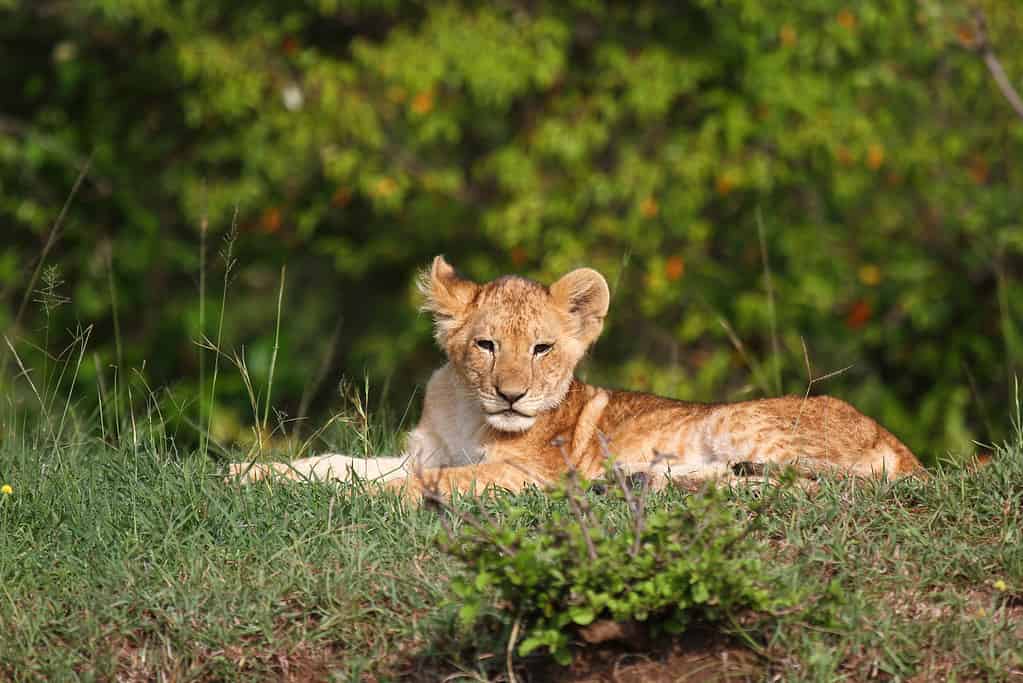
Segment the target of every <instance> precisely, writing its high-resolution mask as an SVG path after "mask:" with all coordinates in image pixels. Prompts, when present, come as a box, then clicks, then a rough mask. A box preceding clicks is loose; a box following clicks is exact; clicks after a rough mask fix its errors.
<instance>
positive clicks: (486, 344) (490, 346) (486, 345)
mask: <svg viewBox="0 0 1023 683" xmlns="http://www.w3.org/2000/svg"><path fill="white" fill-rule="evenodd" d="M476 346H478V347H480V348H481V349H483V350H484V351H487V352H489V353H493V352H494V342H492V341H490V340H489V339H477V340H476Z"/></svg>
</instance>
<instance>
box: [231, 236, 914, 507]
mask: <svg viewBox="0 0 1023 683" xmlns="http://www.w3.org/2000/svg"><path fill="white" fill-rule="evenodd" d="M420 289H421V291H422V292H423V294H424V296H425V298H426V303H425V305H424V308H425V309H426V310H428V311H430V312H431V313H432V314H433V317H434V322H435V333H436V338H437V342H438V343H439V344H440V346H441V348H442V349H443V350H444V352H445V354H446V355H447V358H448V362H447V363H446V364H445V365H444V366H443V367H441V368H440V369H439V370H437V371H436V372H434V373H433V377H431V378H430V382H429V384H428V385H427V388H426V398H425V402H424V404H423V415H422V419H421V420H420V421H419V424H418V426H416V428H415V429H414V430H412V432H411V433H410V434H409V435H408V442H407V445H406V448H405V452H404V453H403V454H402V455H400V456H398V457H380V458H369V459H360V458H351V457H348V456H343V455H324V456H320V457H315V458H305V459H302V460H297V461H294V462H292V463H277V464H272V465H263V464H249V463H238V464H235V465H232V466H231V473H232V475H234V476H240V477H242V478H243V479H245V480H249V481H251V480H256V479H262V478H264V477H266V476H268V475H277V476H283V477H287V478H292V479H318V480H324V479H345V478H348V477H349V476H350V475H351V474H353V473H354V474H356V475H358V476H360V477H364V478H369V479H376V480H381V481H386V482H388V483H387V486H388V487H389V488H395V489H399V490H401V491H403V492H404V493H405V495H407V496H409V497H411V498H413V499H417V498H419V497H420V496H421V495H422V493H423V488H424V487H429V488H430V489H439V490H440V491H442V492H444V493H450V492H451V491H454V490H458V491H470V490H474V489H475V490H477V491H482V490H483V489H484V488H486V487H488V486H491V485H493V486H498V487H501V488H505V489H510V490H512V491H516V490H519V489H521V488H523V487H524V486H527V485H529V484H536V485H540V486H544V485H548V484H550V483H551V482H554V481H557V480H558V479H559V477H560V476H561V475H562V474H564V473H565V472H566V471H567V470H568V468H569V467H570V466H571V467H574V468H576V469H577V470H578V471H579V472H580V474H582V475H583V476H586V477H596V476H599V475H600V474H602V472H603V468H604V461H605V458H606V455H607V453H609V452H610V453H612V454H614V457H615V462H616V464H617V465H618V466H621V467H624V468H626V469H628V470H630V471H649V470H651V469H653V470H655V471H657V472H664V473H666V474H668V475H669V476H672V477H690V478H699V479H703V478H711V477H718V476H722V475H725V476H727V475H729V474H731V467H732V465H733V464H736V463H778V464H794V465H797V466H799V467H800V468H802V469H810V470H814V471H820V470H838V471H841V472H846V473H850V474H855V475H874V476H900V475H904V474H908V473H911V472H915V471H917V470H920V469H921V466H920V462H919V461H918V460H917V459H916V457H915V456H914V455H913V453H912V452H910V450H909V449H908V448H906V446H905V445H903V444H902V442H901V441H899V440H898V439H897V438H896V437H895V436H893V435H892V434H891V433H890V432H889V431H888V430H886V429H885V428H884V427H882V426H881V425H879V424H878V423H877V422H875V421H874V420H872V419H871V418H869V417H867V416H865V415H863V414H862V413H860V412H859V411H857V410H856V409H855V408H853V407H852V406H851V405H849V404H848V403H846V402H844V401H841V400H839V399H836V398H831V397H829V396H814V397H811V398H807V399H803V398H802V397H793V396H789V397H784V398H769V399H763V400H757V401H744V402H741V403H722V404H701V403H689V402H685V401H675V400H671V399H667V398H661V397H659V396H652V395H650V394H642V393H636V392H630V391H614V390H611V389H602V388H600V387H595V386H591V385H589V384H585V383H583V382H580V381H579V380H578V379H576V378H575V377H574V376H573V371H574V370H575V366H576V365H577V364H578V363H579V360H580V359H581V358H582V356H583V354H584V353H586V350H587V349H588V348H589V347H590V345H591V344H593V342H594V341H595V340H596V339H597V337H598V336H599V335H600V332H601V330H602V329H603V326H604V316H605V315H606V314H607V309H608V304H609V301H610V295H609V291H608V287H607V282H606V281H605V280H604V278H603V276H602V275H601V274H600V273H598V272H597V271H595V270H591V269H589V268H580V269H579V270H574V271H572V272H570V273H568V274H567V275H565V276H564V277H562V278H561V279H560V280H558V281H557V282H555V283H554V284H552V285H550V286H549V287H546V286H544V285H542V284H540V283H537V282H534V281H532V280H527V279H526V278H522V277H517V276H505V277H502V278H499V279H497V280H494V281H493V282H488V283H486V284H477V283H475V282H472V281H470V280H467V279H464V278H462V277H461V276H459V275H458V274H457V273H456V272H455V270H454V268H452V267H451V266H450V265H449V264H448V263H447V261H445V260H444V257H442V256H438V257H436V258H435V259H434V260H433V264H432V266H431V267H430V268H429V270H428V271H427V272H425V273H424V274H423V276H422V278H421V281H420Z"/></svg>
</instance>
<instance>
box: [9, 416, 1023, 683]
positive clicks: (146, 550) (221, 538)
mask: <svg viewBox="0 0 1023 683" xmlns="http://www.w3.org/2000/svg"><path fill="white" fill-rule="evenodd" d="M143 423H144V421H142V420H140V421H139V424H143ZM0 430H2V431H0V478H2V479H3V481H2V482H0V484H9V485H10V486H11V487H12V488H13V493H11V494H9V495H0V678H2V679H5V680H65V679H75V678H78V679H83V680H113V679H115V678H118V679H130V680H142V679H147V680H155V679H157V678H159V677H162V680H253V679H261V678H263V679H273V680H276V679H289V680H307V679H313V680H327V679H334V680H352V679H356V680H357V679H360V678H363V679H366V678H369V679H376V680H381V679H382V680H389V679H393V678H400V677H411V678H418V679H422V680H435V679H439V678H442V677H443V676H445V675H449V674H459V673H460V672H461V674H462V675H464V676H465V679H466V680H471V679H474V678H475V679H483V680H487V679H494V678H498V677H500V676H502V675H505V674H503V672H504V652H505V645H506V641H507V638H508V632H509V628H508V622H507V620H504V621H502V620H500V619H496V618H492V619H490V620H488V621H486V622H485V625H486V627H485V628H478V629H474V630H472V631H466V630H463V629H461V628H460V627H459V625H458V622H457V618H456V613H457V610H458V605H457V604H454V603H453V602H452V601H451V594H450V591H449V584H450V580H451V578H452V577H453V576H454V575H455V574H456V573H457V572H459V571H460V568H459V567H458V566H457V565H456V564H455V563H454V561H453V560H451V559H450V558H448V557H447V556H445V555H444V554H443V553H442V552H441V551H440V550H439V549H438V546H437V544H436V537H437V535H438V534H439V533H440V531H441V528H442V526H441V523H440V520H439V519H438V517H437V515H436V513H433V512H428V511H420V510H409V509H407V508H404V507H402V506H401V505H400V504H399V503H398V501H396V500H395V499H393V498H390V497H387V496H383V495H374V494H373V492H371V491H367V490H366V489H365V488H364V487H362V486H358V485H355V486H346V487H343V488H341V489H340V490H338V489H336V488H334V487H332V486H329V485H287V484H273V485H257V486H252V487H244V488H239V487H237V486H234V485H229V484H225V483H224V482H223V481H222V479H221V472H222V467H221V465H219V464H218V463H216V462H214V461H213V460H212V459H210V458H208V457H203V456H202V455H201V453H200V452H198V451H196V452H195V453H188V454H179V453H175V452H174V450H173V448H170V447H168V446H167V445H166V444H167V443H168V442H167V441H166V440H161V439H147V438H145V437H144V435H143V436H142V437H141V438H138V439H136V440H135V443H136V444H138V445H137V446H130V445H128V444H127V443H126V444H125V445H122V446H112V445H110V444H109V443H106V442H104V441H102V440H101V439H100V438H98V437H96V436H94V435H91V434H88V433H73V434H72V433H69V435H68V436H67V437H66V438H65V439H64V440H62V441H60V442H55V441H54V440H53V439H52V438H51V437H50V436H49V435H48V434H47V433H45V432H44V431H42V430H41V429H38V428H35V427H32V426H28V425H26V424H25V423H24V422H23V421H22V422H19V421H16V420H13V419H8V420H6V421H5V422H3V423H2V428H0ZM70 431H71V430H69V432H70ZM385 435H392V436H393V433H392V432H388V431H387V430H378V431H376V432H374V436H372V441H373V442H374V444H372V445H378V446H380V447H381V449H382V450H387V449H390V448H392V447H393V443H383V442H384V441H387V440H390V439H388V438H386V436H385ZM364 438H365V435H360V434H358V433H356V431H355V430H353V429H351V428H344V429H343V430H342V431H339V432H338V433H336V434H335V435H334V439H335V440H338V441H341V442H345V443H344V444H342V445H347V446H349V447H352V450H353V451H355V450H357V449H356V448H355V447H354V446H355V444H356V443H358V442H359V441H360V439H362V440H363V444H362V446H363V447H364V446H365V443H364ZM240 455H242V454H240ZM682 495H687V494H686V493H685V492H683V491H673V492H666V493H663V494H658V497H657V498H656V499H655V500H654V501H653V503H652V504H655V505H664V506H670V505H672V503H673V501H677V500H678V497H679V496H682ZM751 495H753V494H752V493H751V492H750V491H736V492H734V493H733V497H734V499H735V502H736V505H739V506H745V505H748V504H749V503H750V496H751ZM517 502H518V503H519V504H520V506H521V508H522V509H524V510H525V514H523V515H521V516H519V517H517V518H516V519H515V520H514V522H513V523H515V524H527V525H528V524H532V523H535V521H536V520H538V519H541V518H543V517H544V516H546V515H549V514H550V509H551V505H552V503H551V502H550V501H549V500H548V499H546V498H545V497H544V496H543V495H541V494H537V493H526V494H523V495H521V496H520V497H519V498H518V500H517ZM596 504H603V505H614V504H617V503H614V502H611V501H609V500H603V499H598V500H597V501H596ZM766 514H767V523H766V524H765V525H764V527H763V529H762V530H761V531H758V532H757V533H760V534H762V535H763V536H764V539H765V540H766V541H767V548H768V549H769V550H767V551H765V552H767V553H768V556H767V557H765V558H764V559H765V563H766V566H769V567H770V568H771V569H770V572H769V576H768V580H769V582H770V583H771V584H772V585H777V586H783V585H790V586H799V587H800V590H802V591H803V595H805V600H804V604H802V605H800V606H799V608H798V609H793V610H787V611H786V612H785V613H782V614H776V615H749V617H748V618H746V619H743V620H742V621H741V623H735V624H733V625H731V626H730V627H728V628H727V629H726V631H727V633H726V634H724V635H722V636H721V638H723V639H724V640H721V641H715V642H714V643H712V644H710V645H708V646H707V650H708V651H707V652H705V653H704V654H705V655H706V656H707V661H708V662H711V663H712V664H713V663H714V662H715V661H718V664H716V665H715V666H718V665H719V664H720V662H719V658H718V660H716V659H715V657H714V652H713V651H712V650H714V649H715V648H717V649H718V650H720V649H721V648H723V647H727V648H730V649H731V650H732V651H742V652H745V653H746V654H747V655H748V657H746V659H744V660H743V662H744V664H743V667H744V668H743V669H742V672H741V677H747V678H752V679H754V680H756V679H762V678H769V677H771V676H772V675H774V674H779V675H780V676H781V677H782V679H785V680H808V681H825V680H843V679H844V680H866V679H868V678H870V677H872V676H876V677H880V678H897V679H910V678H912V677H914V676H916V677H917V678H918V680H941V679H946V678H947V679H950V680H951V679H953V678H957V679H960V680H978V679H979V680H1023V538H1021V529H1023V451H1021V449H1020V445H1019V444H1015V445H1013V446H1012V447H1007V448H1005V449H1003V450H1001V451H1000V452H999V453H998V455H997V458H996V460H995V462H994V463H993V464H992V465H990V466H988V467H986V468H983V469H982V470H980V471H978V472H970V471H968V470H965V469H951V470H948V471H943V472H937V473H935V474H934V476H932V477H931V478H929V479H928V480H925V481H922V480H905V481H900V482H896V483H865V482H862V481H855V480H841V479H829V480H824V481H822V482H820V485H819V487H818V488H817V490H815V491H813V492H803V491H791V492H789V493H786V494H784V495H782V496H780V497H778V498H777V500H776V501H775V502H773V503H772V504H771V506H770V507H769V508H768V510H767V513H766ZM684 641H685V636H683V637H682V642H684ZM722 643H725V644H724V645H722ZM639 648H640V651H641V652H643V653H644V654H645V655H646V656H647V657H649V658H651V660H652V662H653V664H655V665H656V664H657V663H658V662H662V660H663V657H664V656H666V655H665V654H664V653H665V652H667V651H668V650H669V649H670V648H671V645H670V644H665V643H660V644H657V643H655V644H649V643H645V644H642V645H639ZM579 653H580V654H579V656H578V657H579V658H578V662H580V663H579V665H578V666H576V667H575V668H574V669H565V670H562V669H559V668H556V667H553V668H551V667H547V665H542V664H538V663H531V662H528V661H527V662H521V661H520V662H519V663H518V665H520V666H524V667H525V668H524V669H521V670H520V677H525V678H530V677H532V679H533V680H549V679H551V678H554V677H570V676H572V675H575V674H577V673H578V672H579V670H580V667H583V668H585V667H586V666H589V665H588V664H585V663H584V662H585V661H587V660H586V657H587V656H588V655H587V653H586V652H585V651H584V650H583V649H580V650H579ZM537 666H541V667H546V668H542V673H537V671H538V669H536V668H535V667H537ZM663 666H664V667H669V666H671V662H670V661H668V660H663ZM530 667H533V668H530ZM573 672H575V673H573ZM718 673H719V674H721V675H722V676H723V675H725V672H724V670H720V671H718ZM734 673H735V672H733V674H734ZM648 678H649V677H648ZM651 679H654V678H651ZM654 680H655V679H654Z"/></svg>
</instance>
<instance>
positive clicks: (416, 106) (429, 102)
mask: <svg viewBox="0 0 1023 683" xmlns="http://www.w3.org/2000/svg"><path fill="white" fill-rule="evenodd" d="M412 111H414V112H415V113H417V114H419V115H420V116H422V115H423V114H429V113H430V112H431V111H433V93H432V92H431V91H429V90H424V91H422V92H420V93H417V94H416V96H415V97H413V98H412Z"/></svg>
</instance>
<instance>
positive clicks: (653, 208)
mask: <svg viewBox="0 0 1023 683" xmlns="http://www.w3.org/2000/svg"><path fill="white" fill-rule="evenodd" d="M660 211H661V207H660V206H658V204H657V200H656V199H654V198H653V197H647V198H646V199H644V200H643V201H642V202H640V204H639V212H640V213H641V214H643V218H653V217H655V216H656V215H657V214H658V213H660Z"/></svg>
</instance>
